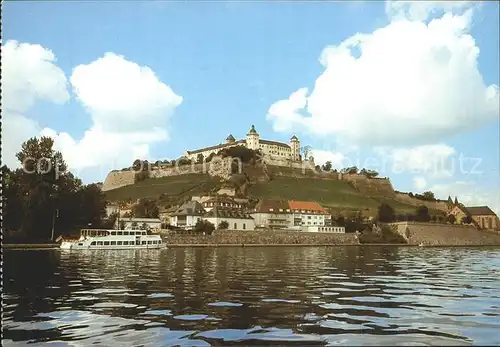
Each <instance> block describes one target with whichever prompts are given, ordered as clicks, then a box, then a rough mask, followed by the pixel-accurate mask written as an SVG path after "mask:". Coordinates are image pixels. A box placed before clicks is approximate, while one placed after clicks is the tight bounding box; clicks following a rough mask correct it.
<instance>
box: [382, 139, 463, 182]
mask: <svg viewBox="0 0 500 347" xmlns="http://www.w3.org/2000/svg"><path fill="white" fill-rule="evenodd" d="M375 152H376V153H378V154H379V155H381V156H382V157H383V158H384V159H388V160H387V161H388V162H390V163H392V168H391V171H392V172H391V173H396V174H397V173H404V172H407V173H408V172H411V173H414V174H420V175H424V176H426V177H430V178H434V179H437V178H443V177H451V176H453V174H455V173H456V171H457V170H459V169H460V166H459V165H458V164H457V160H456V158H455V154H456V151H455V149H454V148H453V147H450V146H448V145H446V144H433V145H423V146H416V147H409V148H376V149H375Z"/></svg>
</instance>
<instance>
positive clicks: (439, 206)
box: [394, 193, 448, 212]
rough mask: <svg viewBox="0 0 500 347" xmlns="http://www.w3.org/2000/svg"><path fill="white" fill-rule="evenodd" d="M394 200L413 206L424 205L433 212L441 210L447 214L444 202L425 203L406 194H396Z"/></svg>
mask: <svg viewBox="0 0 500 347" xmlns="http://www.w3.org/2000/svg"><path fill="white" fill-rule="evenodd" d="M394 198H395V199H396V200H398V201H401V202H403V203H406V204H408V205H414V206H420V205H425V206H427V208H430V209H434V210H441V211H443V212H447V210H448V207H447V204H446V201H425V200H420V199H417V198H414V197H411V196H409V195H408V194H404V193H396V195H395V197H394Z"/></svg>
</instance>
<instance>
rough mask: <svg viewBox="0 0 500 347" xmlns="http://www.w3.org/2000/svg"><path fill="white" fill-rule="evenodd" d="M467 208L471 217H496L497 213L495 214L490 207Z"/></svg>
mask: <svg viewBox="0 0 500 347" xmlns="http://www.w3.org/2000/svg"><path fill="white" fill-rule="evenodd" d="M466 208H467V211H468V212H469V213H470V214H471V216H496V214H495V212H493V211H492V210H491V209H490V208H489V207H488V206H472V207H466Z"/></svg>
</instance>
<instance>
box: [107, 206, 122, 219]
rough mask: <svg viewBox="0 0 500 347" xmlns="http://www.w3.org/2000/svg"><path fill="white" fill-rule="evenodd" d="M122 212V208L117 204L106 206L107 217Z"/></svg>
mask: <svg viewBox="0 0 500 347" xmlns="http://www.w3.org/2000/svg"><path fill="white" fill-rule="evenodd" d="M118 211H120V207H119V206H118V205H116V204H108V205H106V217H109V216H111V215H112V214H113V213H118Z"/></svg>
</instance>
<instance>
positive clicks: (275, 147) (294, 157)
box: [184, 125, 301, 162]
mask: <svg viewBox="0 0 500 347" xmlns="http://www.w3.org/2000/svg"><path fill="white" fill-rule="evenodd" d="M234 146H245V147H247V148H249V149H253V150H259V149H260V150H261V151H262V153H263V154H264V157H267V159H268V160H272V161H290V162H300V161H301V158H300V141H299V139H298V138H297V136H295V135H293V136H292V138H291V139H290V142H289V143H283V142H277V141H270V140H264V139H261V138H260V136H259V133H257V131H256V130H255V126H253V125H252V127H251V128H250V131H249V132H248V134H247V137H246V139H241V140H236V139H235V138H234V137H233V135H231V134H230V135H229V136H228V137H227V138H226V141H225V143H222V144H219V145H216V146H210V147H205V148H200V149H196V150H193V151H186V152H185V153H184V156H185V157H186V158H188V159H190V160H193V161H196V160H197V158H198V156H199V155H200V154H201V155H203V158H207V157H208V156H210V154H212V153H214V154H217V153H218V152H219V151H220V150H222V149H225V148H229V147H234Z"/></svg>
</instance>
